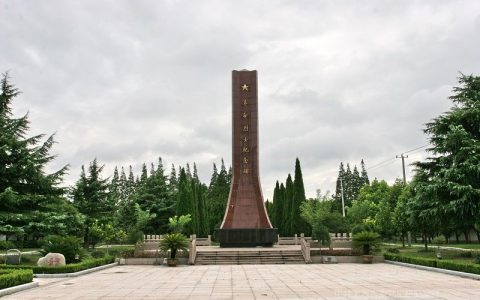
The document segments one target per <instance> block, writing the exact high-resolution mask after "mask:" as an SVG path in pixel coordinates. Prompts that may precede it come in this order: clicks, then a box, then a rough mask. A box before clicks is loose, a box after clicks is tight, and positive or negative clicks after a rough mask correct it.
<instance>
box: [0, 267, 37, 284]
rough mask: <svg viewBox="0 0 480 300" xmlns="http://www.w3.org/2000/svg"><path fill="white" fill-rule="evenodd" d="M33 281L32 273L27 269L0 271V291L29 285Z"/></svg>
mask: <svg viewBox="0 0 480 300" xmlns="http://www.w3.org/2000/svg"><path fill="white" fill-rule="evenodd" d="M32 280H33V272H32V270H28V269H0V289H5V288H8V287H12V286H16V285H19V284H24V283H29V282H31V281H32Z"/></svg>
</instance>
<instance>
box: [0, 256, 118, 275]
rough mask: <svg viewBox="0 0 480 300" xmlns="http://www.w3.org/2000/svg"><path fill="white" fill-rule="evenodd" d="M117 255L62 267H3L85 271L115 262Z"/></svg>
mask: <svg viewBox="0 0 480 300" xmlns="http://www.w3.org/2000/svg"><path fill="white" fill-rule="evenodd" d="M114 261H115V257H113V256H107V257H102V258H90V259H86V260H84V261H82V262H79V263H76V264H68V265H66V266H62V267H39V266H28V265H18V266H14V265H2V266H0V270H1V269H31V270H33V273H34V274H60V273H75V272H79V271H83V270H86V269H91V268H95V267H99V266H103V265H106V264H110V263H113V262H114Z"/></svg>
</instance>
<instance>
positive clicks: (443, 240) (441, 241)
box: [432, 235, 447, 245]
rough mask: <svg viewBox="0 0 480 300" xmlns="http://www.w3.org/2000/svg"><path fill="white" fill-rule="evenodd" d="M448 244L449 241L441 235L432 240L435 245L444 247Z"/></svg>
mask: <svg viewBox="0 0 480 300" xmlns="http://www.w3.org/2000/svg"><path fill="white" fill-rule="evenodd" d="M446 243H447V239H446V238H445V237H444V236H443V235H439V236H437V237H435V238H434V239H433V240H432V244H434V245H443V244H446Z"/></svg>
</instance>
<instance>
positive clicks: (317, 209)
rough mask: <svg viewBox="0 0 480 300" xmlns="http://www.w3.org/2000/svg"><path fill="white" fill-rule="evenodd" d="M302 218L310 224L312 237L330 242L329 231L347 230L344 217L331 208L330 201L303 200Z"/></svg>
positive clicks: (327, 243)
mask: <svg viewBox="0 0 480 300" xmlns="http://www.w3.org/2000/svg"><path fill="white" fill-rule="evenodd" d="M300 211H301V216H302V218H303V219H304V220H305V221H306V222H307V223H308V224H310V225H311V226H312V237H313V238H314V239H318V240H320V241H322V244H323V245H329V244H330V234H329V232H347V231H348V230H347V229H348V226H347V223H346V220H345V218H344V217H343V216H342V215H341V214H340V213H339V212H338V211H334V209H333V202H332V201H316V200H308V201H305V202H304V203H303V204H302V206H301V207H300Z"/></svg>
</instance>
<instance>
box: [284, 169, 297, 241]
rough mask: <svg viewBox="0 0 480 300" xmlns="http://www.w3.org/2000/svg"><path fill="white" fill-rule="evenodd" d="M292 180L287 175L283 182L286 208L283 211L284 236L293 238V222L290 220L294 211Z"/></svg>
mask: <svg viewBox="0 0 480 300" xmlns="http://www.w3.org/2000/svg"><path fill="white" fill-rule="evenodd" d="M293 192H294V187H293V180H292V176H291V175H290V174H288V176H287V180H286V182H285V202H284V203H285V206H286V207H287V208H288V209H286V210H285V235H286V236H293V235H294V234H295V220H293V219H292V216H293V214H292V210H294V207H295V202H294V198H293Z"/></svg>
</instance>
